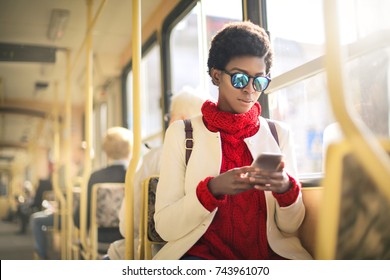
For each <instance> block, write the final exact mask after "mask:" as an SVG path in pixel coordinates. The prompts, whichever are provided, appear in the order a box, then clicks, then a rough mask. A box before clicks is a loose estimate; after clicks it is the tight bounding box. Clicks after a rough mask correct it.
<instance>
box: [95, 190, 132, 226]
mask: <svg viewBox="0 0 390 280" xmlns="http://www.w3.org/2000/svg"><path fill="white" fill-rule="evenodd" d="M124 195H125V184H124V183H99V184H95V185H94V186H93V191H92V203H91V205H92V204H94V202H96V212H95V218H96V224H97V226H98V227H99V228H100V227H119V217H118V213H119V209H120V207H121V204H122V200H123V197H124ZM91 215H92V216H93V213H92V211H91ZM92 219H93V217H91V222H92Z"/></svg>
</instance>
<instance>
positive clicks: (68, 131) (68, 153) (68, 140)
mask: <svg viewBox="0 0 390 280" xmlns="http://www.w3.org/2000/svg"><path fill="white" fill-rule="evenodd" d="M70 74H71V71H70V50H67V51H66V77H65V82H66V85H65V133H64V145H65V146H64V153H65V186H66V198H67V199H66V202H67V210H68V215H67V218H68V220H67V225H68V227H67V231H66V233H67V236H66V239H67V245H68V246H67V256H68V259H72V243H73V241H72V232H73V213H72V210H73V185H72V176H71V174H70V173H71V172H70V170H71V164H72V149H71V144H72V128H71V126H72V95H71V92H70Z"/></svg>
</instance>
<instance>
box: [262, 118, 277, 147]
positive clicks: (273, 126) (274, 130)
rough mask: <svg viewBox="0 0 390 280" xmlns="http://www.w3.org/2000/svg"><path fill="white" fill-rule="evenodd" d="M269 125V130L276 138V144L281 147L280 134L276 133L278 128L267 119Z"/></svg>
mask: <svg viewBox="0 0 390 280" xmlns="http://www.w3.org/2000/svg"><path fill="white" fill-rule="evenodd" d="M265 120H266V121H267V123H268V126H269V129H270V130H271V133H272V136H273V137H274V139H275V141H276V143H278V146H279V137H278V132H277V131H276V126H275V123H274V122H273V121H271V120H270V119H265Z"/></svg>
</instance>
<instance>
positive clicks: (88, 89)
mask: <svg viewBox="0 0 390 280" xmlns="http://www.w3.org/2000/svg"><path fill="white" fill-rule="evenodd" d="M86 1H87V26H90V25H91V21H92V4H93V0H86ZM85 42H86V44H85V57H86V62H85V64H86V66H85V77H86V81H85V143H86V147H85V157H84V173H83V183H82V188H81V193H80V241H81V245H82V247H83V248H82V253H86V254H85V256H84V257H85V258H86V259H89V258H90V255H89V252H90V250H89V246H88V243H87V242H88V241H87V205H88V203H87V192H88V190H87V189H88V180H89V176H90V174H91V169H92V163H91V161H92V157H91V154H92V110H93V86H92V32H90V30H89V32H87V34H86V41H85ZM85 250H86V252H85Z"/></svg>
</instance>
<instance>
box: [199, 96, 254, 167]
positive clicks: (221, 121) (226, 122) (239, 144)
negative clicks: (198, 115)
mask: <svg viewBox="0 0 390 280" xmlns="http://www.w3.org/2000/svg"><path fill="white" fill-rule="evenodd" d="M202 113H203V121H204V123H205V125H206V127H207V128H208V129H209V130H210V131H212V132H217V131H219V132H220V134H221V139H222V154H223V155H224V156H223V158H222V168H221V173H223V172H225V171H227V170H230V169H232V168H235V167H239V166H243V165H244V164H250V163H251V162H249V163H243V162H242V159H243V158H247V156H248V153H249V150H248V147H247V146H246V144H245V142H244V141H243V140H244V139H245V138H248V137H250V136H252V135H254V134H255V133H256V132H257V131H258V130H259V128H260V122H259V115H260V113H261V107H260V104H259V103H258V102H256V103H255V104H254V105H253V106H252V108H251V109H250V110H249V111H248V112H246V113H244V114H232V113H230V112H223V111H220V110H219V109H218V107H217V104H216V103H213V102H211V101H209V100H208V101H206V102H205V103H204V104H203V106H202Z"/></svg>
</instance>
